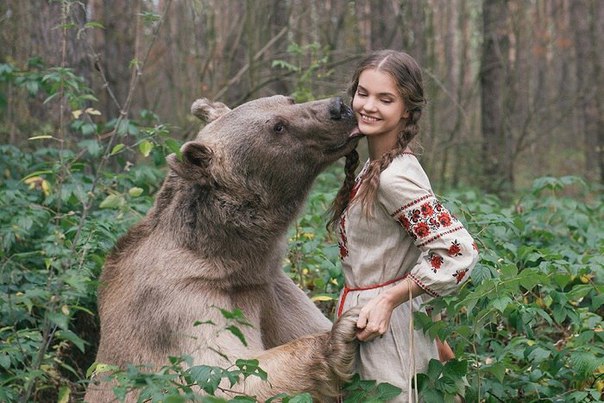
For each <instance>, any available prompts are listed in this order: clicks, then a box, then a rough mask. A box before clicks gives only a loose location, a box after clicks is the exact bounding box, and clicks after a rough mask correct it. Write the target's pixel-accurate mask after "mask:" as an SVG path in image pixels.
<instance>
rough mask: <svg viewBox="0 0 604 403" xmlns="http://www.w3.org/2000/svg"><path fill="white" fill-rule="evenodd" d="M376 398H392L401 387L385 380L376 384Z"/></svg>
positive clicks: (399, 391)
mask: <svg viewBox="0 0 604 403" xmlns="http://www.w3.org/2000/svg"><path fill="white" fill-rule="evenodd" d="M377 392H378V396H377V397H378V398H379V399H381V400H382V401H388V400H391V399H394V398H395V397H396V396H398V395H400V394H401V392H402V389H401V388H398V387H396V386H394V385H391V384H389V383H387V382H383V383H380V384H379V385H377Z"/></svg>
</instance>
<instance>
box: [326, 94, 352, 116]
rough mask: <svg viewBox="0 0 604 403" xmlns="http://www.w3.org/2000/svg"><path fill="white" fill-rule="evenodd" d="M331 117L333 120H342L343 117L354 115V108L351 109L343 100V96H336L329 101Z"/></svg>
mask: <svg viewBox="0 0 604 403" xmlns="http://www.w3.org/2000/svg"><path fill="white" fill-rule="evenodd" d="M329 117H330V118H331V119H333V120H340V119H342V117H346V118H350V117H352V109H350V108H349V107H348V106H346V104H345V103H344V102H343V101H342V98H341V97H336V98H333V99H332V100H331V102H330V103H329Z"/></svg>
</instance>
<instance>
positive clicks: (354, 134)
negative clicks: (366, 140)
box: [325, 125, 363, 154]
mask: <svg viewBox="0 0 604 403" xmlns="http://www.w3.org/2000/svg"><path fill="white" fill-rule="evenodd" d="M361 137H363V133H361V130H359V126H358V125H355V126H354V128H353V129H352V131H351V132H350V133H349V134H348V137H347V138H346V139H345V140H344V141H343V142H341V143H339V144H337V145H335V146H333V147H329V148H328V149H327V150H325V152H326V153H327V154H336V153H338V152H341V151H342V150H344V149H346V148H350V146H351V145H352V144H353V143H354V145H353V146H352V147H351V148H350V150H349V151H352V150H353V149H354V148H355V147H356V146H357V144H358V141H359V139H360V138H361ZM349 151H348V152H349Z"/></svg>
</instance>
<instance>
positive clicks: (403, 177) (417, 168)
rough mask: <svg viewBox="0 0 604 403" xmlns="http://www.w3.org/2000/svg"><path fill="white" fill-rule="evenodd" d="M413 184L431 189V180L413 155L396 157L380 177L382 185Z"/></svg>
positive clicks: (405, 154) (406, 154)
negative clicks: (402, 182)
mask: <svg viewBox="0 0 604 403" xmlns="http://www.w3.org/2000/svg"><path fill="white" fill-rule="evenodd" d="M401 181H404V182H412V183H414V184H416V185H418V186H420V187H422V188H424V189H430V188H431V186H430V180H429V179H428V175H427V174H426V172H425V171H424V168H423V167H422V165H421V164H420V162H419V160H418V159H417V157H416V156H415V154H413V153H404V154H401V155H399V156H397V157H395V158H394V159H393V160H392V162H391V163H390V165H388V167H387V168H386V169H384V170H383V171H382V173H381V175H380V183H382V184H384V185H388V184H391V183H397V182H401Z"/></svg>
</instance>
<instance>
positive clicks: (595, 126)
mask: <svg viewBox="0 0 604 403" xmlns="http://www.w3.org/2000/svg"><path fill="white" fill-rule="evenodd" d="M595 3H596V2H594V1H591V0H576V1H573V2H572V3H571V9H570V11H571V19H572V26H573V27H574V37H575V52H576V56H577V61H578V63H577V70H576V73H577V94H578V100H577V106H576V107H577V117H578V122H577V129H578V130H579V133H577V134H581V135H582V136H583V138H584V144H585V176H586V177H587V179H588V180H601V178H602V176H601V173H600V172H598V171H600V169H601V166H602V162H601V158H602V157H601V156H602V151H601V148H600V146H601V145H602V144H601V134H600V133H599V127H600V128H601V124H599V123H600V122H601V114H599V113H598V99H597V93H596V92H597V89H598V86H597V85H595V84H597V80H598V77H597V75H596V72H597V71H598V69H597V65H598V61H597V57H598V56H597V53H596V47H595V46H596V45H595V41H594V40H595V38H596V32H595V30H596V28H595V26H596V24H595V22H596V21H597V17H595V16H594V14H593V12H594V11H595V6H596V5H595ZM594 17H595V18H596V21H594ZM599 137H600V138H599Z"/></svg>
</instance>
